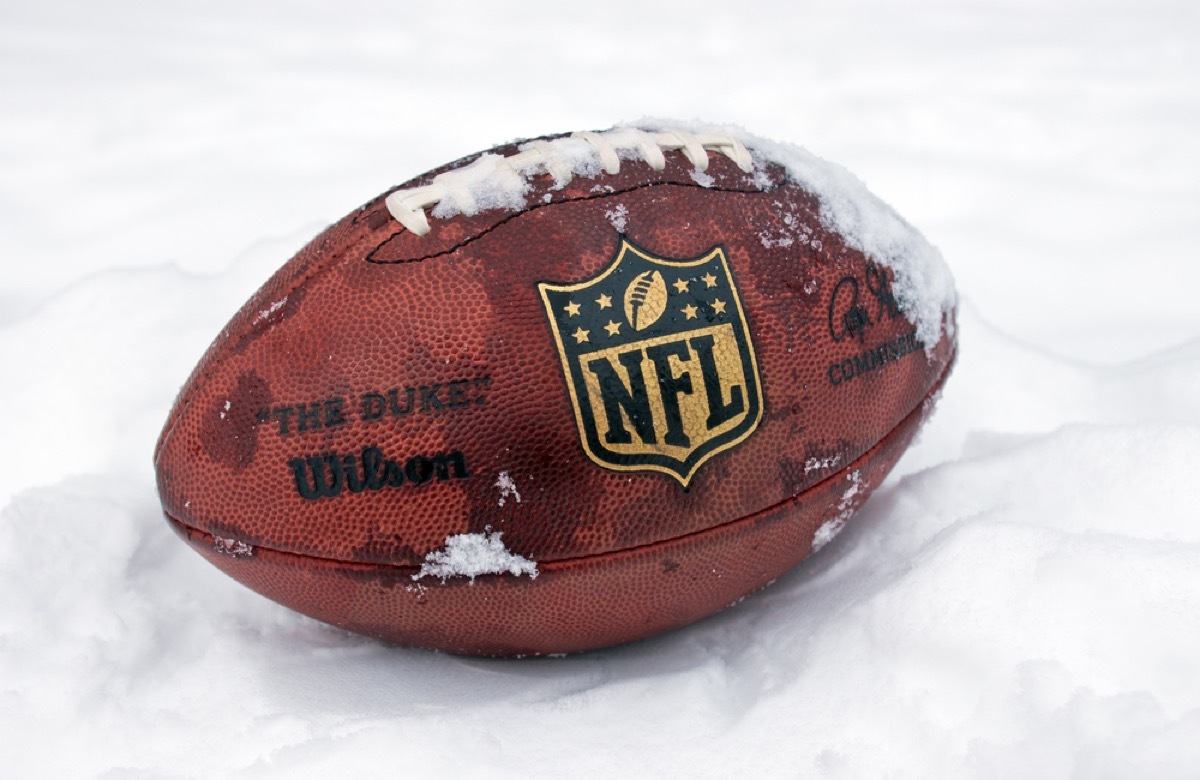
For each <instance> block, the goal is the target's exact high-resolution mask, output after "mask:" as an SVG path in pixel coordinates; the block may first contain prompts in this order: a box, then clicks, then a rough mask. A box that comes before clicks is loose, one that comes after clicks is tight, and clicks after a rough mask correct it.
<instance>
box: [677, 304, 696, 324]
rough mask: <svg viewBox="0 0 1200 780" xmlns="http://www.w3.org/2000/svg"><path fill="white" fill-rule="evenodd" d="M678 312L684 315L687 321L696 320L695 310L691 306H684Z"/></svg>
mask: <svg viewBox="0 0 1200 780" xmlns="http://www.w3.org/2000/svg"><path fill="white" fill-rule="evenodd" d="M680 311H681V312H683V313H684V315H685V316H686V317H687V319H689V320H694V319H696V311H697V309H696V307H695V306H693V305H692V304H690V303H689V304H688V305H687V306H684V307H683V308H682V309H680Z"/></svg>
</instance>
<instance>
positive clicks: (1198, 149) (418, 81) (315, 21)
mask: <svg viewBox="0 0 1200 780" xmlns="http://www.w3.org/2000/svg"><path fill="white" fill-rule="evenodd" d="M694 10H695V12H694V13H689V14H687V15H685V16H681V15H680V14H679V13H678V10H677V9H676V8H674V7H673V6H670V5H669V4H664V5H662V6H655V5H653V4H647V3H630V2H614V3H611V4H609V5H607V6H606V7H605V13H604V14H596V13H595V12H594V9H589V8H585V7H583V6H579V7H576V6H573V5H569V4H561V3H557V4H554V3H539V2H534V3H532V5H531V4H529V3H526V4H523V5H522V6H521V7H520V8H517V7H515V6H507V5H505V4H493V3H481V2H476V3H472V4H468V5H464V6H456V7H455V8H453V9H449V10H443V9H441V8H440V7H438V6H436V4H426V5H423V6H400V5H396V4H390V5H389V4H378V3H370V2H366V0H351V1H350V2H347V3H342V4H340V5H338V6H337V8H336V9H332V8H331V7H330V6H328V5H319V4H306V3H297V4H292V5H289V6H288V7H287V11H286V12H281V11H280V9H278V8H273V7H270V6H265V5H264V6H257V5H252V4H244V3H233V2H230V1H229V0H214V2H212V3H205V4H203V5H202V6H199V5H192V6H185V5H178V4H164V3H150V2H146V1H145V0H141V1H138V0H116V1H115V2H110V3H104V4H96V3H83V2H77V1H72V0H50V1H49V2H44V3H22V4H18V3H6V4H5V7H4V9H3V11H2V14H3V20H4V22H3V24H0V40H2V41H3V43H4V45H3V47H0V97H3V101H2V102H0V105H2V106H3V109H2V110H3V112H4V119H5V121H4V122H2V123H0V161H2V166H3V170H4V172H5V175H4V176H3V177H0V258H3V259H2V260H0V264H2V267H3V270H4V276H3V277H2V278H3V281H0V365H2V366H3V368H2V369H0V408H2V409H3V410H4V415H3V418H2V419H3V421H2V423H0V424H2V425H3V432H2V433H0V442H3V444H4V446H3V447H0V734H2V735H3V736H2V738H0V775H4V776H10V777H21V778H37V777H47V778H49V777H53V778H73V777H114V778H115V777H230V776H237V777H244V778H260V777H288V778H293V777H329V776H331V775H342V774H353V773H357V774H378V773H379V767H381V766H385V767H394V768H396V771H398V772H412V773H415V772H419V773H423V774H429V773H437V774H438V775H439V776H447V777H459V776H480V777H501V778H508V777H512V778H515V777H521V778H531V777H562V776H573V777H598V778H599V777H604V778H608V777H617V776H621V777H730V776H733V777H748V778H760V777H763V778H766V777H770V778H773V777H813V778H874V777H882V776H887V777H896V778H907V777H912V778H995V777H1020V778H1066V777H1088V778H1092V777H1096V778H1145V777H1153V778H1156V779H1157V778H1187V777H1194V776H1195V770H1196V767H1197V766H1200V652H1197V650H1198V649H1200V523H1198V522H1197V511H1196V507H1197V506H1198V505H1200V487H1198V484H1197V479H1196V472H1197V467H1198V465H1200V309H1198V308H1197V307H1196V305H1195V302H1194V300H1193V298H1194V290H1195V289H1196V288H1197V286H1198V285H1200V268H1198V267H1197V265H1196V263H1195V258H1196V257H1197V255H1198V254H1200V222H1198V221H1197V220H1196V218H1195V215H1196V214H1197V213H1200V49H1198V48H1197V47H1196V46H1195V41H1196V40H1197V37H1198V34H1200V15H1198V14H1197V11H1196V9H1195V7H1194V5H1193V4H1191V3H1186V2H1166V1H1164V0H1157V1H1149V2H1137V3H1134V2H1132V0H1112V1H1111V2H1105V3H1090V2H1089V3H1085V2H1061V3H1034V2H1029V1H1027V0H980V1H979V2H975V3H970V4H944V3H933V2H921V3H906V4H895V3H888V2H883V0H875V1H874V2H869V1H867V0H856V1H854V2H845V3H803V4H799V3H798V4H790V5H788V4H779V3H768V2H753V0H751V1H750V2H747V3H742V4H739V5H738V6H737V7H736V8H734V7H730V6H728V5H727V4H724V5H723V4H718V3H707V2H699V3H698V4H696V5H695V9H694ZM641 116H673V117H683V118H688V117H702V118H704V119H706V120H708V121H713V122H718V123H720V122H736V123H737V124H738V125H741V126H744V127H747V128H752V129H753V130H754V131H755V132H756V133H759V134H761V135H762V136H764V137H770V138H777V139H787V140H791V141H795V142H797V143H799V144H802V145H803V146H804V147H805V148H807V149H811V150H812V151H813V152H814V153H815V154H818V155H820V156H821V157H822V158H824V159H828V160H834V161H837V162H838V163H839V164H841V165H844V166H845V168H846V169H847V170H849V171H853V174H854V177H856V179H857V180H861V181H863V182H866V183H867V184H868V185H869V186H870V189H871V190H872V191H873V192H875V193H876V194H878V195H879V196H880V197H881V198H882V199H883V200H884V201H886V202H888V203H890V204H891V205H892V206H894V207H895V213H897V214H901V215H903V218H904V220H905V221H907V223H908V224H911V225H914V226H917V227H918V228H919V229H920V231H921V233H922V234H924V235H925V236H927V237H928V238H929V239H930V241H931V242H933V243H934V244H936V245H937V248H938V249H939V250H940V252H941V254H942V255H943V256H944V257H945V258H946V260H947V262H948V264H949V265H950V267H951V269H952V270H953V273H954V276H955V278H956V280H957V284H958V289H959V293H960V296H961V299H960V302H959V303H960V316H959V338H960V359H959V362H958V365H957V367H956V369H955V373H954V375H953V376H952V377H951V379H950V381H949V383H948V384H947V386H946V390H945V394H944V396H943V398H942V399H941V401H940V404H939V407H938V410H937V413H936V414H935V416H934V417H933V418H932V419H931V420H930V423H929V424H928V425H927V427H926V428H925V429H924V431H923V433H922V435H921V437H920V440H919V441H918V442H917V443H916V444H915V445H914V446H913V447H912V449H911V450H910V451H909V452H908V453H907V454H906V455H905V457H904V459H903V460H902V461H901V462H900V464H899V466H898V467H897V470H896V472H895V473H894V474H893V475H891V476H890V477H889V478H888V479H887V480H886V481H885V482H883V484H881V485H879V486H878V487H877V488H876V492H875V493H874V494H873V496H872V497H871V498H870V500H869V501H868V502H867V503H866V504H865V505H864V506H863V508H862V509H861V510H860V511H859V512H858V513H857V514H855V515H854V516H853V517H852V518H851V519H850V520H849V521H848V522H846V523H845V525H844V527H842V528H841V530H840V533H838V534H837V535H836V538H833V539H832V540H831V541H829V542H828V543H827V545H826V546H825V548H824V549H822V550H821V551H820V552H819V553H818V554H817V555H816V556H814V557H813V558H812V559H810V560H809V561H808V562H807V563H806V564H804V565H802V566H801V567H799V568H798V569H796V570H794V571H793V572H791V573H789V574H787V575H785V576H783V577H781V578H780V579H779V581H777V582H776V583H775V584H774V585H772V586H770V587H769V588H767V589H766V590H764V591H762V592H761V593H758V594H755V595H753V596H750V597H749V598H747V599H745V600H744V601H743V602H741V603H740V604H738V605H737V606H735V607H733V608H731V609H729V610H726V611H725V612H722V613H720V614H718V615H716V616H714V617H713V618H710V619H708V620H705V621H703V622H701V623H699V624H697V625H694V626H691V627H689V628H686V629H683V630H680V631H676V632H673V633H670V634H668V635H665V636H661V637H658V638H655V639H651V640H648V641H645V642H640V643H637V644H634V645H629V646H626V647H621V648H615V649H612V650H607V651H603V652H597V653H589V654H584V655H576V656H568V657H566V658H558V659H539V660H528V659H527V660H524V661H494V660H479V659H464V658H455V657H450V656H444V655H438V654H433V653H428V652H423V651H417V650H408V649H403V648H396V647H391V646H388V645H385V644H383V643H380V642H376V641H373V640H368V639H363V638H361V637H358V636H354V635H350V634H347V633H344V632H342V631H339V630H338V629H336V628H333V627H330V626H326V625H323V624H319V623H316V622H314V621H311V620H308V619H306V618H304V617H301V616H298V615H295V614H293V613H291V612H290V611H288V610H286V609H284V608H282V607H279V606H276V605H274V604H272V603H271V602H268V601H266V600H264V599H263V598H261V597H259V596H257V595H256V594H254V593H253V592H251V591H249V590H247V589H246V588H244V587H242V586H240V585H238V584H237V583H235V582H233V581H232V580H230V579H228V578H227V577H224V576H223V575H221V574H220V573H219V572H218V571H217V570H216V569H214V568H213V567H212V566H210V565H208V564H207V563H205V562H204V561H203V560H201V559H200V557H199V556H197V555H195V553H193V552H192V551H191V550H189V549H188V548H187V546H186V545H184V544H182V543H181V542H180V540H179V539H177V538H175V536H174V535H173V534H172V533H171V531H170V530H169V528H168V527H167V525H166V524H165V523H164V522H163V520H162V517H161V513H160V511H159V506H158V501H157V497H156V496H155V492H154V479H153V472H152V468H151V464H150V451H151V448H152V446H153V442H154V439H155V437H156V435H157V433H158V430H159V428H160V426H161V425H162V422H163V419H164V417H165V415H166V412H167V410H168V408H169V407H170V404H171V401H172V400H173V397H174V394H175V393H176V392H177V390H178V387H179V385H180V383H181V382H182V381H183V380H184V378H185V377H186V376H187V374H188V372H189V371H190V370H191V368H192V366H193V365H194V364H195V362H196V361H197V359H198V358H199V356H200V355H201V353H202V352H203V350H204V349H205V348H206V347H207V345H208V343H209V342H210V341H211V340H212V338H213V336H214V335H215V334H216V333H217V332H218V331H219V330H220V328H221V327H222V326H223V325H224V323H225V322H227V321H228V319H229V317H230V316H231V315H232V313H233V312H234V311H235V310H236V309H237V308H238V307H239V306H240V305H241V303H242V302H243V301H245V300H246V299H247V298H248V297H249V295H250V293H251V292H252V291H253V290H254V289H256V288H257V286H258V285H259V284H261V283H262V281H263V280H264V279H266V278H267V276H268V275H269V274H270V273H271V272H272V271H273V270H274V269H275V268H276V267H278V265H279V264H280V263H281V262H282V261H283V260H284V259H286V258H287V257H289V256H290V255H291V254H292V253H293V252H294V251H295V250H296V249H298V248H299V247H300V246H302V245H303V244H304V243H305V242H306V241H307V240H308V239H309V238H311V236H312V235H314V234H315V233H316V232H317V231H318V230H319V229H320V228H321V227H323V226H324V225H325V224H327V223H329V222H330V221H332V220H334V219H336V218H338V217H340V216H342V215H343V214H345V213H347V212H348V211H350V210H351V209H352V208H354V207H355V206H356V205H357V204H359V203H361V202H363V201H365V200H366V199H367V198H369V197H371V196H373V195H375V194H376V193H378V192H382V191H383V190H385V189H387V188H388V187H390V186H393V185H394V184H396V183H398V182H400V181H403V180H405V179H407V178H409V177H410V176H412V175H415V174H418V173H420V172H422V171H425V170H428V169H430V168H432V167H434V166H436V165H439V164H441V163H444V162H445V161H447V160H452V159H457V158H458V157H461V156H462V155H464V154H468V153H470V152H473V151H476V150H479V149H483V148H487V147H490V146H492V145H493V144H495V143H496V142H497V141H500V140H503V139H506V138H518V137H531V136H537V135H541V134H544V133H547V132H555V131H566V130H575V129H580V128H604V127H608V126H611V125H613V124H614V123H617V122H620V121H622V120H629V119H636V118H637V117H641ZM850 216H853V215H852V214H851V215H850ZM614 218H615V217H614ZM868 222H870V220H868ZM888 224H889V225H890V227H888V228H887V229H888V230H891V229H893V228H898V227H899V226H901V223H900V222H891V223H888ZM868 227H871V228H872V229H874V228H875V227H878V226H875V225H868ZM872 235H873V236H874V238H873V239H872V240H874V241H877V244H878V247H879V248H880V249H881V251H887V248H888V246H889V243H888V238H887V236H888V234H887V232H886V231H881V232H876V233H873V234H872ZM769 238H771V239H776V238H778V237H775V236H772V237H769ZM797 240H799V238H798V237H797ZM266 316H268V317H270V316H272V315H271V314H270V312H268V313H267V315H266ZM814 465H815V467H817V468H824V467H825V466H823V465H822V464H814ZM806 467H807V464H806ZM830 467H831V468H832V467H833V466H832V465H831V466H830ZM515 484H516V482H515V475H514V486H515ZM522 487H523V488H524V485H522ZM851 487H853V486H852V484H851V483H849V482H848V483H847V485H846V489H847V490H848V489H850V488H851ZM525 492H526V495H525V500H526V502H528V501H530V500H532V496H533V495H534V493H532V492H530V490H529V489H526V490H525ZM497 495H498V494H497ZM484 538H485V539H487V538H488V537H486V536H485V537H484ZM476 541H479V540H476ZM489 544H490V542H489ZM229 552H230V553H231V554H249V555H253V554H254V551H253V550H240V548H236V546H234V547H231V548H230V550H229ZM422 582H424V583H428V585H427V586H428V587H435V586H436V581H431V580H428V579H426V580H423V581H419V582H415V583H413V585H412V586H413V587H422V586H423V585H422Z"/></svg>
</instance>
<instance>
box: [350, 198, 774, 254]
mask: <svg viewBox="0 0 1200 780" xmlns="http://www.w3.org/2000/svg"><path fill="white" fill-rule="evenodd" d="M781 186H783V185H782V184H774V185H772V186H771V187H769V188H765V189H762V188H758V187H755V188H754V189H745V190H740V189H735V188H733V187H705V186H704V185H702V184H689V183H687V182H677V181H652V182H643V183H641V184H635V185H632V186H630V187H626V188H625V189H620V190H611V191H605V192H595V193H590V194H587V195H577V196H575V197H571V198H565V199H563V200H555V201H551V202H549V203H534V204H533V205H530V206H527V207H526V208H524V209H522V210H520V211H516V212H513V213H512V214H509V215H507V216H505V217H502V218H501V219H500V221H499V222H496V223H495V224H494V225H491V226H490V227H487V228H484V229H483V230H480V231H479V232H478V233H475V234H473V235H470V236H468V237H466V238H464V239H462V240H461V241H459V242H458V243H457V244H454V245H452V246H450V247H448V248H447V249H444V250H442V251H440V252H434V253H433V254H428V255H420V256H417V257H409V258H402V259H397V260H377V259H375V257H374V255H375V253H376V252H378V251H379V250H380V249H382V248H383V247H384V245H385V244H387V243H388V242H389V241H391V240H392V239H393V238H396V237H397V236H400V235H403V234H405V233H411V232H412V231H410V230H408V228H404V227H401V229H399V230H397V231H396V232H394V233H392V234H391V235H390V236H388V237H387V238H385V239H384V240H383V241H381V242H379V244H378V245H377V246H376V247H375V248H374V249H372V250H371V251H370V252H368V253H367V255H366V257H364V258H363V259H364V260H365V261H366V262H368V263H371V264H372V265H404V264H406V263H419V262H423V261H425V260H434V259H436V258H439V257H444V256H445V255H449V254H453V253H454V252H457V251H458V250H459V249H461V248H462V247H464V246H467V245H468V244H471V243H474V242H475V241H478V240H479V239H481V238H483V237H484V236H486V235H488V234H489V233H491V232H492V231H494V230H496V229H497V228H499V227H500V226H501V225H504V224H506V223H508V222H511V221H512V220H514V219H517V218H518V217H521V216H524V215H525V214H528V213H530V212H532V211H537V210H538V209H544V208H548V207H551V206H561V205H563V204H566V203H583V202H585V201H589V200H600V199H602V198H611V197H615V196H618V195H628V194H629V193H631V192H637V191H638V190H644V189H648V188H650V187H688V188H693V189H702V190H707V191H709V192H727V193H733V194H736V195H758V194H767V193H772V192H775V191H776V190H778V189H779V188H780V187H781Z"/></svg>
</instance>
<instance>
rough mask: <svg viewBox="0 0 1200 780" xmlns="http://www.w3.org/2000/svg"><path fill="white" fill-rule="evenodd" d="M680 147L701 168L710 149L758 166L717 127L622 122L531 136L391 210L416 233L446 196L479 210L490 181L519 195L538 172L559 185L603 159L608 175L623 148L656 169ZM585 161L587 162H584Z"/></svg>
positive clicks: (395, 201) (392, 204)
mask: <svg viewBox="0 0 1200 780" xmlns="http://www.w3.org/2000/svg"><path fill="white" fill-rule="evenodd" d="M671 150H681V151H682V152H683V156H684V157H686V158H687V159H688V162H690V163H691V164H692V165H693V166H695V168H696V170H697V171H701V172H703V171H705V170H706V169H707V168H708V152H709V151H714V152H718V153H720V154H723V155H725V156H726V157H728V158H729V159H731V160H733V161H734V162H735V163H737V166H738V167H739V168H741V169H742V170H743V171H746V172H749V171H750V170H751V168H752V167H753V161H752V160H751V159H750V152H749V151H747V149H746V147H745V146H743V145H742V143H741V141H739V140H737V139H736V138H734V137H733V136H730V135H726V134H724V133H717V132H700V133H690V132H686V131H684V130H659V131H657V132H649V131H646V130H638V129H637V128H633V127H621V128H617V129H614V130H606V131H604V132H602V133H593V132H580V133H574V134H572V135H571V136H569V137H566V138H559V139H556V140H553V141H530V142H528V143H525V144H522V145H521V146H520V148H519V151H518V152H517V153H516V154H513V155H510V156H508V157H502V156H500V155H498V154H484V155H483V156H481V157H479V158H478V159H477V160H475V161H474V162H472V163H471V164H470V165H466V166H463V167H462V168H458V169H456V170H453V171H447V172H445V173H441V174H438V175H437V176H435V177H434V178H433V181H431V182H430V183H429V184H426V185H425V186H423V187H413V188H411V189H407V190H396V191H395V192H393V193H392V194H391V195H388V196H387V200H386V204H387V208H388V211H390V212H391V214H392V216H393V217H395V218H396V220H397V221H398V222H400V224H402V225H404V227H406V228H408V230H410V231H411V232H412V233H415V234H416V235H418V236H423V235H425V234H426V233H428V232H429V219H428V217H427V216H426V215H425V209H427V208H431V207H433V206H436V205H437V204H439V203H441V202H442V201H443V200H445V199H448V198H449V199H453V202H454V204H455V206H456V207H457V210H458V211H460V212H462V213H463V214H468V215H470V214H475V213H477V211H478V206H477V200H476V196H475V192H476V191H477V190H479V189H480V188H481V187H483V186H486V187H487V188H490V189H495V188H499V189H501V190H503V191H505V192H510V193H514V194H517V196H518V197H519V193H521V192H523V191H524V188H525V181H526V179H528V178H529V177H530V176H532V175H534V174H537V173H548V174H550V175H551V176H552V177H554V183H555V185H556V186H557V187H562V186H564V185H566V184H567V182H569V181H571V179H572V178H574V176H575V175H576V174H578V173H581V172H584V171H585V170H586V169H587V168H588V167H589V166H590V167H592V168H593V169H594V166H595V163H596V162H597V161H598V162H599V164H600V167H601V168H602V169H603V170H604V171H605V173H608V174H616V173H619V172H620V170H621V152H626V156H629V153H633V154H634V155H636V156H640V157H641V159H642V161H643V162H645V163H646V164H647V165H649V166H650V167H651V168H653V169H654V170H656V171H661V170H662V169H663V168H664V167H666V164H667V163H666V158H665V157H664V156H663V151H671ZM584 163H586V164H584Z"/></svg>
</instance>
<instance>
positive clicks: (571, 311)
mask: <svg viewBox="0 0 1200 780" xmlns="http://www.w3.org/2000/svg"><path fill="white" fill-rule="evenodd" d="M563 311H565V312H566V313H567V316H568V317H578V316H579V304H578V303H575V301H571V302H570V303H568V304H567V305H566V306H564V307H563Z"/></svg>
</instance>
